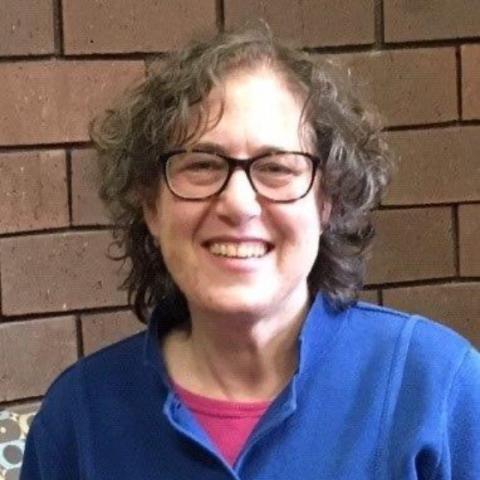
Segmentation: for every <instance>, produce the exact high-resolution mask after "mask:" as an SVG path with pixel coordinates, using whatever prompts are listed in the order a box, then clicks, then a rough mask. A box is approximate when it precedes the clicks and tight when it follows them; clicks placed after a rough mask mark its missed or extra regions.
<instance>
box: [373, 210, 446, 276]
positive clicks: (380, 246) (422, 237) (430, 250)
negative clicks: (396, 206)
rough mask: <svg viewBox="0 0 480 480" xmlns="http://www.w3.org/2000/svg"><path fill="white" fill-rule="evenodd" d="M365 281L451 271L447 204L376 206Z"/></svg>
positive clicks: (442, 274) (442, 273)
mask: <svg viewBox="0 0 480 480" xmlns="http://www.w3.org/2000/svg"><path fill="white" fill-rule="evenodd" d="M375 225H376V230H377V238H376V241H375V245H374V251H373V258H372V259H371V261H370V263H369V274H368V276H367V281H368V283H371V284H377V283H388V282H401V281H409V280H419V279H428V278H440V277H449V276H453V275H455V263H454V244H453V238H452V212H451V210H450V208H441V207H436V208H415V209H402V210H380V211H378V212H376V214H375Z"/></svg>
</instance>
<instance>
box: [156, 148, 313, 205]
mask: <svg viewBox="0 0 480 480" xmlns="http://www.w3.org/2000/svg"><path fill="white" fill-rule="evenodd" d="M159 161H160V162H161V163H162V166H163V174H164V177H165V179H166V183H167V186H168V188H169V190H170V191H171V192H172V193H173V195H175V196H177V197H179V198H182V199H184V200H205V199H207V198H210V197H213V196H214V195H218V194H219V193H221V192H222V191H223V190H224V189H225V188H226V186H227V184H228V182H229V180H230V178H231V176H232V174H233V172H234V170H235V169H237V168H240V169H242V170H244V171H245V173H246V174H247V178H248V180H249V181H250V184H251V186H252V188H253V190H254V191H255V192H256V193H257V194H258V195H260V196H262V197H264V198H266V199H268V200H271V201H272V202H280V203H287V202H294V201H295V200H299V199H300V198H302V197H304V196H305V195H307V193H308V192H309V191H310V189H311V188H312V185H313V180H314V178H315V172H316V171H317V168H318V166H319V164H320V159H319V158H318V157H316V156H314V155H310V154H309V153H303V152H283V151H276V152H271V153H267V154H265V155H258V156H256V157H253V158H248V159H237V158H232V157H227V156H226V155H221V154H219V153H213V152H208V151H202V150H196V149H193V150H175V151H172V152H168V153H165V154H164V155H161V156H160V157H159Z"/></svg>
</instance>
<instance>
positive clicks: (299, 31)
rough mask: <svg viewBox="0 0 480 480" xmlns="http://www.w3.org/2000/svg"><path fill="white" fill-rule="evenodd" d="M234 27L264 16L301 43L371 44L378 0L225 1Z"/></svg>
mask: <svg viewBox="0 0 480 480" xmlns="http://www.w3.org/2000/svg"><path fill="white" fill-rule="evenodd" d="M224 5H225V6H224V12H225V27H226V28H227V29H228V30H230V29H234V28H238V27H243V26H244V25H248V24H249V23H250V24H253V25H255V22H257V23H258V18H263V19H264V20H266V21H267V22H268V24H269V25H270V26H271V28H272V30H273V32H274V33H275V34H276V35H278V36H279V37H281V38H283V39H288V40H289V41H290V42H292V43H293V44H295V45H297V46H305V47H318V46H324V45H351V44H368V43H373V42H374V41H375V23H374V0H336V1H335V2H331V1H328V0H303V1H301V2H292V1H289V0H270V1H263V0H225V2H224Z"/></svg>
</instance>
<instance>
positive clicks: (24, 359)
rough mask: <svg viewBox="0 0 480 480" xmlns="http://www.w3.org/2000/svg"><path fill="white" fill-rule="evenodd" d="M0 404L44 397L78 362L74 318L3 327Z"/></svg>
mask: <svg viewBox="0 0 480 480" xmlns="http://www.w3.org/2000/svg"><path fill="white" fill-rule="evenodd" d="M0 351H1V352H2V362H0V372H1V373H0V401H11V400H15V399H19V398H25V397H34V396H38V395H43V394H44V393H45V390H46V388H47V387H48V386H49V385H50V383H51V382H52V380H53V379H54V378H55V377H56V376H57V375H58V374H59V373H60V372H61V371H62V370H64V369H65V368H66V367H67V366H68V365H70V364H71V363H73V362H75V361H76V359H77V341H76V330H75V319H74V317H71V316H69V317H58V318H49V319H42V320H28V321H22V322H9V323H3V324H0Z"/></svg>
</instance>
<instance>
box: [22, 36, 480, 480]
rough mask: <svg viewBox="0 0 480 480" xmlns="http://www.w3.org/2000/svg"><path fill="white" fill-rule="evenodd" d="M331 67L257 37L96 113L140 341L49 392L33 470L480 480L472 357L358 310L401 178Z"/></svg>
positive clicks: (424, 331)
mask: <svg viewBox="0 0 480 480" xmlns="http://www.w3.org/2000/svg"><path fill="white" fill-rule="evenodd" d="M328 69H329V67H328V65H318V64H314V63H313V61H312V59H310V58H309V57H307V56H306V55H304V54H301V53H299V52H295V51H293V50H290V49H288V48H286V47H283V46H281V45H278V44H277V43H275V42H274V41H273V40H272V39H271V38H270V36H269V34H268V33H265V32H249V33H242V34H232V35H223V36H219V37H217V38H215V39H214V40H212V41H210V42H207V43H204V44H197V45H194V46H193V47H191V48H189V49H186V50H185V51H182V52H180V53H179V54H173V55H171V57H170V58H169V59H168V60H167V62H166V63H162V65H161V68H160V71H159V72H156V71H154V72H152V73H151V75H150V76H149V78H148V79H147V80H146V81H145V82H144V83H143V84H142V85H141V86H139V87H138V88H137V89H136V90H135V91H133V92H132V93H131V94H130V95H129V97H128V98H126V99H125V100H124V101H123V103H122V104H120V105H119V106H117V108H115V109H113V110H110V111H109V112H107V114H106V115H105V116H104V117H103V118H102V119H100V120H98V121H97V123H96V124H95V125H94V128H93V129H92V135H93V138H94V141H95V142H96V145H97V147H98V149H99V152H100V157H101V160H102V174H103V187H102V195H103V198H104V200H105V201H106V203H107V204H108V205H109V207H110V209H111V211H112V213H113V215H114V219H115V222H116V226H117V240H118V242H119V243H120V245H122V246H123V247H124V249H125V256H124V258H125V259H128V260H129V262H130V264H131V270H130V275H129V277H128V279H127V281H126V286H127V287H128V289H129V292H130V295H131V299H132V303H133V304H134V307H135V311H136V313H137V315H138V316H139V317H140V318H141V319H146V318H147V316H148V312H149V310H150V308H151V307H155V308H154V310H153V313H152V314H151V316H150V321H149V328H148V332H147V333H146V334H139V335H136V336H134V337H131V338H129V339H126V340H124V341H123V342H120V343H118V344H116V345H113V346H111V347H109V348H107V349H104V350H102V351H100V352H98V353H96V354H94V355H92V356H90V357H87V358H85V359H82V360H81V361H79V362H78V363H77V364H76V365H75V366H73V367H71V368H70V369H69V370H67V371H66V372H65V373H64V374H62V375H61V376H60V377H59V378H58V379H57V380H56V382H55V383H54V384H53V386H52V387H51V388H50V390H49V392H48V394H47V396H46V398H45V400H44V403H43V405H42V409H41V411H40V412H39V413H38V415H37V416H36V418H35V420H34V423H33V425H32V428H31V431H30V435H29V438H28V442H27V447H26V452H25V461H24V467H23V471H22V478H23V479H40V478H46V479H48V480H56V479H66V478H68V479H80V478H82V479H83V478H84V479H89V480H95V479H102V480H106V479H118V478H128V479H177V480H178V479H185V480H186V479H189V480H191V479H193V478H195V479H212V480H215V479H228V478H232V479H272V478H278V479H295V478H302V479H304V480H310V479H312V480H313V479H315V480H318V479H355V480H359V479H373V478H379V479H453V478H455V479H459V478H462V479H474V478H476V479H478V478H480V424H479V421H478V420H477V417H478V414H479V413H480V359H479V355H478V353H477V352H476V351H474V349H473V348H472V347H471V346H470V345H469V344H468V342H467V341H466V340H464V339H462V338H461V337H459V336H458V335H456V334H454V333H453V332H451V331H449V330H447V329H446V328H444V327H440V326H438V325H435V324H433V323H432V322H429V321H428V320H425V319H422V318H419V317H412V316H408V315H406V314H402V313H398V312H394V311H391V310H387V309H383V308H379V307H375V306H371V305H367V304H362V303H357V302H356V299H357V295H358V291H359V289H360V288H361V286H362V278H363V270H364V260H365V255H366V251H367V247H368V245H369V243H370V240H371V238H372V227H371V224H370V218H369V212H370V211H371V209H372V208H373V207H374V206H375V205H376V204H377V202H378V201H379V199H380V197H381V195H382V193H383V190H384V188H385V186H386V184H387V183H388V179H389V172H390V162H389V156H388V151H387V149H386V147H385V145H384V144H383V143H382V141H381V140H380V137H379V135H378V129H377V128H376V127H375V126H374V125H372V121H371V117H370V116H369V115H368V114H367V112H365V111H364V110H363V109H362V108H361V106H360V105H359V104H358V102H356V101H355V100H354V99H353V98H352V97H351V96H350V95H349V94H348V92H347V91H346V90H345V89H342V88H341V86H340V85H339V82H334V81H333V78H334V75H333V74H328V73H327V71H328Z"/></svg>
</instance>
